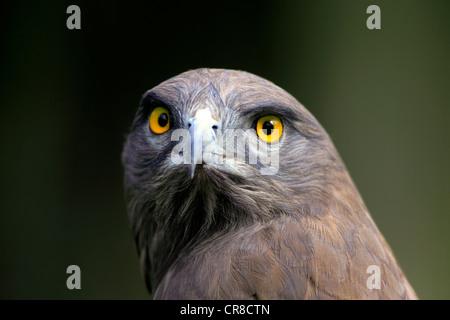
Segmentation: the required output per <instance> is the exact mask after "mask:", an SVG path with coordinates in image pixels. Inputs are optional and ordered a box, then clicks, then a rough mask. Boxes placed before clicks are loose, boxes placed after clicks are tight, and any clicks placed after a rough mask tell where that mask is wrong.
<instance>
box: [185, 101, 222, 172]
mask: <svg viewBox="0 0 450 320" xmlns="http://www.w3.org/2000/svg"><path fill="white" fill-rule="evenodd" d="M188 124H189V134H190V136H191V165H190V168H189V170H190V175H191V179H192V178H194V174H195V168H196V167H197V165H198V164H199V165H201V164H203V163H204V160H205V156H204V154H203V152H204V151H205V149H206V147H207V146H208V145H210V144H211V143H213V142H215V140H216V131H217V129H218V128H219V123H218V122H217V121H216V120H215V119H214V118H213V117H212V115H211V111H209V109H200V110H198V111H197V113H196V114H195V116H194V117H193V118H191V119H189V122H188Z"/></svg>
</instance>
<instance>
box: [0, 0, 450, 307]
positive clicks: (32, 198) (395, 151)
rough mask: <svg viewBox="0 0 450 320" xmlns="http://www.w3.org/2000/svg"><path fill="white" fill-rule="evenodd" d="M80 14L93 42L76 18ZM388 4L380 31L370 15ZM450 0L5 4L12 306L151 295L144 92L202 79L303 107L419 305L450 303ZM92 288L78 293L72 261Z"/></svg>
mask: <svg viewBox="0 0 450 320" xmlns="http://www.w3.org/2000/svg"><path fill="white" fill-rule="evenodd" d="M71 4H77V5H78V6H80V8H81V27H82V29H81V30H68V29H67V28H66V19H67V18H68V17H69V15H68V14H66V8H67V7H68V6H69V5H71ZM371 4H376V5H378V6H380V8H381V27H382V29H381V30H368V29H367V27H366V19H367V18H368V16H369V15H368V14H366V8H367V7H368V6H369V5H371ZM449 4H450V2H449V1H445V0H443V1H430V0H423V1H417V0H414V1H409V0H408V1H398V0H395V1H381V0H374V1H372V0H371V1H364V0H361V1H350V0H349V1H342V0H339V1H338V0H335V1H313V0H311V1H257V2H256V1H255V2H244V1H236V2H235V1H226V2H220V3H219V2H217V3H216V2H210V3H203V4H198V5H195V4H194V3H193V1H183V2H180V3H170V2H169V1H166V2H155V1H147V2H134V1H124V2H121V1H89V2H88V1H75V2H68V1H14V2H11V3H10V4H9V5H6V4H3V5H2V7H1V8H0V36H1V44H0V49H1V50H0V130H1V131H0V141H1V145H0V174H1V176H0V179H1V180H0V297H1V298H8V299H48V298H56V299H79V298H82V299H119V298H120V299H140V298H144V299H145V298H148V297H149V295H148V294H147V293H146V290H145V286H144V282H143V281H142V279H141V278H140V271H139V263H138V258H137V254H136V251H135V248H134V243H133V238H132V235H131V232H130V231H129V228H128V221H127V216H126V210H125V204H124V201H123V189H122V173H123V171H122V167H121V163H120V154H121V149H122V145H123V142H124V135H125V133H126V132H127V130H128V128H129V126H130V124H131V121H132V119H133V116H134V113H135V111H136V109H137V106H138V103H139V100H140V97H141V95H142V94H143V93H144V92H145V91H146V90H148V89H150V88H152V87H153V86H155V85H157V84H159V83H160V82H162V81H164V80H166V79H168V78H169V77H172V76H175V75H177V74H179V73H181V72H183V71H186V70H189V69H194V68H198V67H216V68H219V67H220V68H231V69H240V70H246V71H249V72H252V73H255V74H257V75H260V76H262V77H265V78H267V79H269V80H271V81H273V82H274V83H276V84H277V85H279V86H281V87H283V88H284V89H286V90H287V91H289V92H290V93H291V94H293V95H294V96H295V97H296V98H297V99H298V100H299V101H300V102H301V103H302V104H304V105H305V106H306V107H307V108H308V109H309V110H310V111H311V112H312V113H313V114H314V115H315V116H316V117H317V119H318V120H319V121H320V122H321V123H322V125H323V126H324V127H325V128H326V130H327V131H328V132H329V134H330V136H331V137H332V139H333V141H334V142H335V144H336V146H337V148H338V150H339V152H340V154H341V156H342V157H343V159H344V162H345V163H346V165H347V167H348V169H349V171H350V173H351V175H352V177H353V179H354V180H355V182H356V184H357V186H358V188H359V190H360V192H361V194H362V196H363V198H364V199H365V202H366V204H367V206H368V208H369V210H370V211H371V213H372V216H373V218H374V220H375V222H376V223H377V225H378V227H379V228H380V229H381V231H382V233H383V234H384V235H385V237H386V239H387V240H388V242H389V243H390V245H391V246H392V248H393V250H394V253H395V255H396V256H397V258H398V260H399V262H400V264H401V266H402V268H403V269H404V271H405V273H406V275H407V276H408V278H409V280H410V282H411V284H412V285H413V287H414V288H415V290H416V292H417V294H418V295H419V297H420V298H424V299H449V298H450V275H449V273H450V250H449V243H450V234H449V226H450V221H449V220H450V219H449V178H450V175H449V169H448V167H449V162H450V161H449V160H450V159H449V158H450V157H449V155H450V154H449V130H448V128H449V120H450V119H449V112H448V110H449V87H448V85H449V83H450V82H449V71H450V68H449V67H450V65H449V59H448V54H449V30H450V20H449V19H448V14H449V13H450V11H449ZM71 264H76V265H78V266H80V268H81V288H82V289H81V290H73V291H71V290H68V289H67V288H66V278H67V277H68V275H67V274H66V268H67V266H69V265H71Z"/></svg>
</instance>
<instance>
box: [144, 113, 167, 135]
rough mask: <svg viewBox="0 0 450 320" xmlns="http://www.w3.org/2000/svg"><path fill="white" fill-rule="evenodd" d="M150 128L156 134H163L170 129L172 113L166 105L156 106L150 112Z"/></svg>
mask: <svg viewBox="0 0 450 320" xmlns="http://www.w3.org/2000/svg"><path fill="white" fill-rule="evenodd" d="M149 124H150V130H151V131H152V132H154V133H156V134H161V133H164V132H166V131H167V130H169V127H170V115H169V110H167V108H164V107H156V108H155V109H153V111H152V113H151V114H150V119H149Z"/></svg>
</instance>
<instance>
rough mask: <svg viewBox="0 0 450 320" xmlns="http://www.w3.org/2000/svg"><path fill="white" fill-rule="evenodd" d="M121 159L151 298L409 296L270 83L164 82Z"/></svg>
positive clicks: (320, 138)
mask: <svg viewBox="0 0 450 320" xmlns="http://www.w3.org/2000/svg"><path fill="white" fill-rule="evenodd" d="M122 163H123V166H124V185H125V194H126V201H127V209H128V213H129V221H130V226H131V229H132V232H133V235H134V237H135V242H136V246H137V249H138V253H139V257H140V264H141V269H142V273H143V277H144V279H145V282H146V285H147V288H148V290H149V291H150V293H151V294H152V297H153V298H154V299H417V296H416V294H415V292H414V290H413V288H412V287H411V285H410V284H409V282H408V280H407V279H406V277H405V275H404V273H403V272H402V270H401V268H400V266H399V264H398V263H397V261H396V259H395V257H394V255H393V252H392V250H391V249H390V247H389V245H388V244H387V242H386V240H385V239H384V237H383V235H382V234H381V233H380V231H379V230H378V228H377V226H376V225H375V223H374V221H373V219H372V218H371V216H370V214H369V212H368V210H367V208H366V206H365V204H364V202H363V200H362V198H361V196H360V194H359V193H358V191H357V189H356V187H355V185H354V183H353V181H352V179H351V177H350V175H349V173H348V171H347V169H346V167H345V165H344V163H343V161H342V160H341V158H340V156H339V154H338V152H337V151H336V148H335V146H334V145H333V143H332V141H331V139H330V137H329V136H328V134H327V132H326V131H325V130H324V129H323V128H322V126H321V125H320V124H319V122H318V121H317V120H316V119H315V118H314V116H313V115H312V114H311V113H310V112H309V111H308V110H307V109H306V108H305V107H304V106H303V105H301V104H300V103H299V102H298V101H297V100H296V99H295V98H294V97H293V96H291V95H290V94H289V93H287V92H286V91H285V90H283V89H282V88H280V87H278V86H276V85H275V84H273V83H272V82H270V81H268V80H265V79H263V78H261V77H259V76H256V75H253V74H251V73H248V72H244V71H237V70H227V69H208V68H201V69H195V70H190V71H187V72H184V73H182V74H180V75H178V76H175V77H173V78H171V79H169V80H166V81H164V82H162V83H161V84H159V85H158V86H156V87H154V88H153V89H150V90H148V91H147V92H146V93H145V94H144V96H143V97H142V100H141V102H140V105H139V107H138V110H137V113H136V115H135V118H134V121H133V123H132V125H131V129H130V132H129V133H128V134H127V136H126V141H125V145H124V149H123V152H122Z"/></svg>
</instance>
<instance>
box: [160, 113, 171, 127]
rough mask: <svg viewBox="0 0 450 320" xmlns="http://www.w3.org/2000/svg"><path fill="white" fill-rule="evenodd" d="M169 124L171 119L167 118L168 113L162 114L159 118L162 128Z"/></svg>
mask: <svg viewBox="0 0 450 320" xmlns="http://www.w3.org/2000/svg"><path fill="white" fill-rule="evenodd" d="M168 122H169V117H168V116H167V113H161V115H160V116H159V118H158V124H159V125H160V126H161V127H163V128H164V127H165V126H167V123H168Z"/></svg>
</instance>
